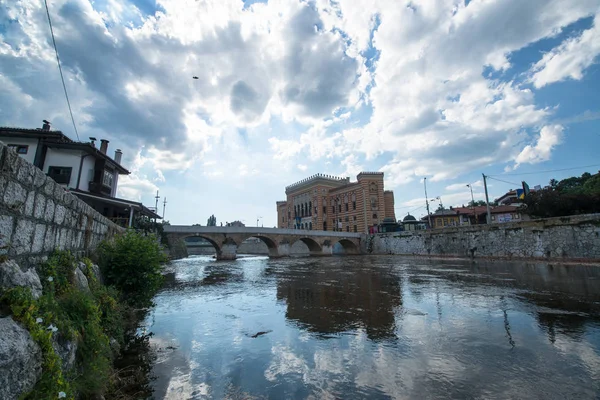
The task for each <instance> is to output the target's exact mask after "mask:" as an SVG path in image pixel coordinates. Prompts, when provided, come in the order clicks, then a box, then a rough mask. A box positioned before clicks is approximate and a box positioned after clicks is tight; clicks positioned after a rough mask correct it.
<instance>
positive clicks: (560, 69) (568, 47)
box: [531, 13, 600, 88]
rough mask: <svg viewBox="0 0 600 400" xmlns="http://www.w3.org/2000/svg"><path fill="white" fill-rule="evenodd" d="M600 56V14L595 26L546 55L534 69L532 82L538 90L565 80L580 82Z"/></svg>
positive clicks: (596, 18) (595, 19)
mask: <svg viewBox="0 0 600 400" xmlns="http://www.w3.org/2000/svg"><path fill="white" fill-rule="evenodd" d="M598 54H600V13H597V14H596V17H595V18H594V24H593V26H592V27H591V28H590V29H587V30H585V31H583V32H582V33H581V35H579V36H578V37H574V38H570V39H567V40H565V41H564V42H563V43H561V44H560V45H559V46H557V47H555V48H554V49H552V50H551V51H550V52H548V53H546V54H544V56H543V57H542V59H541V60H540V61H538V62H537V63H535V65H534V66H533V68H532V73H533V76H532V77H531V80H532V82H533V84H534V85H535V87H536V88H541V87H544V86H546V85H549V84H551V83H554V82H560V81H563V80H565V79H569V78H570V79H576V80H580V79H581V78H583V71H584V70H585V69H586V68H588V67H589V66H590V65H592V64H593V63H594V61H595V60H596V59H597V57H598Z"/></svg>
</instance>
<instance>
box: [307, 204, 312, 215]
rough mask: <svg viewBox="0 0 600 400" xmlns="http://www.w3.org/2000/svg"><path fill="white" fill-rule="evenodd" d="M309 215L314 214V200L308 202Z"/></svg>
mask: <svg viewBox="0 0 600 400" xmlns="http://www.w3.org/2000/svg"><path fill="white" fill-rule="evenodd" d="M308 215H312V201H309V202H308Z"/></svg>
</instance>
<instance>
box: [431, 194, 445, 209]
mask: <svg viewBox="0 0 600 400" xmlns="http://www.w3.org/2000/svg"><path fill="white" fill-rule="evenodd" d="M434 200H438V201H439V202H440V208H441V209H442V210H443V209H444V205H443V204H442V198H441V197H440V196H436V197H435V198H434V199H431V200H430V201H434Z"/></svg>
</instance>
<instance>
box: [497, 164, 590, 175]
mask: <svg viewBox="0 0 600 400" xmlns="http://www.w3.org/2000/svg"><path fill="white" fill-rule="evenodd" d="M599 166H600V164H592V165H581V166H579V167H571V168H561V169H548V170H546V171H536V172H521V173H518V174H502V175H491V176H490V175H487V177H493V176H520V175H535V174H543V173H546V172H559V171H570V170H573V169H580V168H591V167H599Z"/></svg>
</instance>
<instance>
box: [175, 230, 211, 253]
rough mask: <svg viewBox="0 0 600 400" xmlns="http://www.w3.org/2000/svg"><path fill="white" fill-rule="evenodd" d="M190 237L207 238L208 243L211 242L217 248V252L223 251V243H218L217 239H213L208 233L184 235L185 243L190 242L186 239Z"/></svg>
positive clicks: (182, 238)
mask: <svg viewBox="0 0 600 400" xmlns="http://www.w3.org/2000/svg"><path fill="white" fill-rule="evenodd" d="M188 238H201V239H204V240H206V241H207V242H208V243H210V244H211V245H212V247H213V248H214V249H215V253H217V254H219V253H220V251H221V245H220V244H219V243H217V242H216V241H215V240H213V239H212V238H211V237H210V236H208V235H206V236H204V235H202V234H197V233H195V234H192V235H187V236H183V237H181V240H183V242H184V243H186V242H188V241H187V240H186V239H188Z"/></svg>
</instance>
